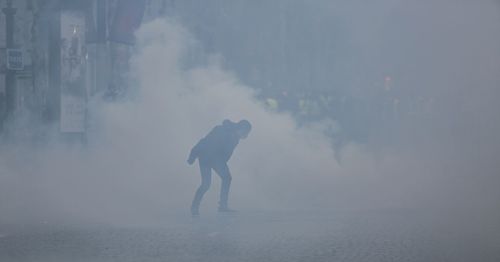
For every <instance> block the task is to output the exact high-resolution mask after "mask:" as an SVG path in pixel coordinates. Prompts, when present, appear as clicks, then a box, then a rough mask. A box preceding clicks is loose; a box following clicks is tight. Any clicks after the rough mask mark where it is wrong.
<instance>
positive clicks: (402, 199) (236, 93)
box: [0, 0, 500, 224]
mask: <svg viewBox="0 0 500 262" xmlns="http://www.w3.org/2000/svg"><path fill="white" fill-rule="evenodd" d="M320 2H321V1H320ZM320 2H318V6H321V7H324V8H321V9H322V12H325V10H328V11H332V12H334V13H335V14H336V15H338V17H339V18H338V19H339V20H340V21H341V23H342V24H343V25H344V26H345V27H346V28H347V29H350V32H351V33H350V34H349V35H348V37H349V39H350V43H351V44H352V45H351V48H353V50H350V51H351V53H353V54H355V55H353V56H352V57H349V58H346V59H347V60H349V62H350V64H349V65H350V68H352V69H353V70H354V69H355V70H356V72H355V74H358V75H362V76H368V75H381V76H384V75H385V74H389V75H391V76H394V81H395V82H397V83H398V85H399V86H402V87H403V88H402V90H401V91H398V92H401V93H400V95H401V96H402V97H404V96H406V95H416V96H422V97H425V98H432V100H433V101H434V104H433V107H432V108H433V109H432V111H431V112H430V113H429V114H428V115H426V117H425V118H411V119H410V120H405V119H403V120H401V121H400V122H398V125H396V126H394V127H391V128H390V129H389V130H390V134H391V141H393V143H392V144H391V145H390V146H387V147H377V146H376V145H378V144H380V143H383V142H381V141H382V139H381V137H382V135H381V137H378V136H374V137H373V138H372V140H370V142H369V143H366V144H361V143H349V144H347V145H345V146H344V147H343V148H342V150H341V152H335V151H334V150H333V149H332V143H333V142H334V140H332V139H334V138H331V137H329V136H328V135H326V132H327V130H329V129H332V128H333V129H340V130H342V129H343V126H341V125H339V123H337V122H335V121H333V120H328V119H326V120H324V121H319V122H311V123H310V124H307V125H300V126H299V125H298V124H297V122H296V121H295V120H294V118H293V116H292V115H290V114H288V113H278V112H275V111H272V110H269V109H268V108H267V107H266V106H265V105H264V104H263V103H262V102H261V101H259V100H258V99H257V96H258V93H257V91H255V89H254V88H250V87H248V86H246V85H245V84H244V83H242V82H241V81H240V80H239V77H238V75H237V73H236V72H234V71H231V70H229V69H227V68H225V65H224V62H223V59H222V58H221V57H220V56H217V55H213V54H207V58H208V59H207V62H206V63H199V64H193V62H192V61H191V60H190V58H189V54H190V52H191V51H192V50H193V48H195V47H196V45H198V44H199V43H198V42H197V40H196V39H195V37H193V35H191V33H190V32H189V31H188V30H187V29H185V28H184V27H183V26H182V25H180V24H178V23H177V22H174V21H171V20H168V19H156V20H153V21H151V22H148V23H146V24H144V25H143V26H142V27H141V28H140V29H139V30H138V32H137V35H136V36H137V48H136V50H135V53H134V55H133V57H132V60H131V71H130V79H129V80H130V85H131V87H132V90H131V91H132V92H131V94H132V95H131V96H130V97H128V98H127V99H126V100H124V101H119V102H112V103H109V102H103V101H100V99H97V98H96V100H95V101H92V102H91V106H90V110H91V111H90V115H91V117H92V130H90V131H89V144H88V145H87V146H85V147H78V146H68V145H65V144H62V143H52V144H51V145H50V146H45V147H36V148H33V147H20V146H13V145H11V146H7V145H6V146H4V147H3V148H2V150H0V171H1V173H0V205H1V206H2V209H3V210H2V212H1V215H0V221H2V222H3V223H12V222H19V221H24V220H26V221H30V220H39V219H55V220H60V219H61V220H77V221H80V220H83V221H97V222H108V223H139V224H143V223H155V222H158V221H162V220H165V217H168V216H169V215H171V214H177V215H178V214H184V213H185V214H186V215H187V214H188V207H189V205H190V202H191V200H192V197H193V194H194V191H195V189H196V187H197V186H198V183H199V179H200V178H199V174H198V169H197V167H196V166H189V165H187V163H186V159H187V154H188V152H189V150H190V149H191V147H192V146H193V145H194V144H195V143H196V142H197V141H198V139H200V138H201V137H203V136H204V135H205V134H206V133H207V132H208V131H210V129H211V128H212V127H213V126H215V125H217V124H219V123H221V122H222V120H224V119H231V120H233V121H237V120H240V119H248V120H249V121H250V122H251V123H252V125H253V130H252V132H251V134H250V136H249V137H248V138H247V139H246V140H242V141H241V142H240V145H239V146H238V147H237V149H236V152H235V154H234V156H233V158H232V159H231V161H230V163H229V166H230V168H231V171H232V173H233V178H234V179H233V184H232V188H231V199H230V204H231V205H233V206H234V207H236V208H238V209H247V210H265V209H295V210H297V209H300V210H312V209H328V210H339V209H346V208H348V209H377V208H422V209H426V210H430V211H429V212H436V213H438V214H448V213H447V212H448V211H450V210H453V212H459V213H460V214H466V213H469V212H468V211H471V210H472V211H474V212H473V213H469V214H474V215H469V216H467V218H469V217H473V218H474V219H477V220H479V221H483V222H484V221H487V222H488V223H490V224H494V223H495V222H492V221H495V219H497V218H498V219H500V212H499V211H500V210H499V209H498V206H497V203H498V200H499V199H500V194H499V193H498V192H499V191H498V189H497V185H498V182H499V180H500V179H499V177H498V170H500V166H499V164H498V161H496V156H498V153H499V150H500V142H499V140H498V135H497V134H498V131H499V130H500V128H499V123H500V122H499V121H498V120H499V119H498V112H499V106H498V103H496V100H497V98H498V97H499V96H498V95H499V91H498V90H499V89H498V85H499V83H500V79H499V75H498V74H497V72H499V69H500V63H499V61H500V52H499V50H498V46H500V45H499V44H500V35H499V33H498V30H497V28H498V26H497V25H498V22H499V20H500V15H499V11H498V10H499V9H498V4H497V3H495V2H493V1H492V2H488V1H480V3H479V2H475V3H472V2H469V1H456V2H453V4H450V1H432V3H431V1H423V2H422V1H419V2H418V3H417V2H413V3H408V1H395V0H394V1H383V3H379V2H378V3H377V4H375V3H370V6H371V7H373V8H363V10H364V11H363V12H360V13H356V10H360V8H359V6H358V5H360V4H361V2H363V4H365V2H366V1H360V2H358V4H355V3H354V4H348V3H344V2H339V1H336V2H335V3H331V6H330V4H327V3H323V2H321V3H320ZM314 6H316V5H314ZM325 8H326V9H325ZM328 8H330V9H328ZM343 14H346V15H343ZM350 14H355V15H353V16H350ZM347 15H349V16H347ZM341 62H342V61H340V62H339V63H341ZM353 74H354V73H353ZM343 84H345V85H346V86H347V87H351V86H352V90H357V91H352V92H353V93H354V92H357V93H360V94H363V95H365V96H370V95H371V94H373V92H372V90H371V89H370V88H371V85H370V84H369V80H367V79H364V78H360V79H358V80H356V81H354V80H353V81H352V82H351V81H346V82H345V83H343ZM348 89H349V88H348ZM378 125H380V126H382V127H383V128H381V129H380V130H387V129H385V128H386V127H385V126H383V125H384V123H378ZM381 132H382V131H381ZM384 138H386V137H384ZM335 153H340V154H341V155H342V158H341V159H342V160H341V161H340V162H338V161H337V160H335V159H336V158H335ZM213 180H214V181H213V182H214V183H213V185H212V188H211V190H210V191H209V193H208V194H207V196H206V197H205V199H204V202H203V204H202V205H203V207H202V212H203V210H209V209H210V208H212V209H213V208H214V207H215V204H216V200H217V191H218V187H219V184H218V183H219V181H218V178H217V177H216V176H214V177H213ZM436 210H438V211H436ZM456 210H459V211H456ZM450 212H452V211H450ZM453 212H452V213H449V214H455V213H453ZM445 217H447V218H448V217H453V215H449V216H445ZM496 221H499V220H496Z"/></svg>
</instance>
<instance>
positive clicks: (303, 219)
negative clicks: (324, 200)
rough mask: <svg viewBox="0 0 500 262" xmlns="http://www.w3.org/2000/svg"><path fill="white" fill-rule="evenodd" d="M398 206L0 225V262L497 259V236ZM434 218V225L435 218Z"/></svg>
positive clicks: (428, 260)
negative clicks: (144, 221) (148, 221)
mask: <svg viewBox="0 0 500 262" xmlns="http://www.w3.org/2000/svg"><path fill="white" fill-rule="evenodd" d="M434 219H435V218H431V217H426V216H423V215H419V214H418V212H414V213H411V212H406V211H397V210H396V211H390V210H389V211H378V212H375V211H369V212H368V211H365V212H349V213H344V214H336V213H334V212H251V213H250V212H248V213H245V212H239V213H238V214H235V215H218V214H215V213H213V214H206V215H205V216H203V217H201V218H198V219H192V218H190V217H188V216H183V215H182V216H180V215H177V216H168V217H165V223H159V224H157V225H154V226H131V225H128V226H116V225H114V226H113V225H105V224H86V225H76V224H69V223H65V224H64V223H60V224H57V225H55V224H50V223H40V224H36V223H34V224H31V225H22V226H21V225H15V226H14V225H1V226H0V261H5V262H10V261H23V262H24V261H37V262H38V261H51V262H58V261H120V262H123V261H206V262H210V261H214V262H215V261H217V262H221V261H287V262H288V261H370V262H375V261H384V262H386V261H426V262H430V261H440V262H444V261H453V262H457V261H492V262H493V261H495V262H498V261H500V248H499V247H500V245H499V246H495V245H496V244H499V243H500V241H497V240H500V239H496V240H495V239H493V240H488V241H485V240H484V241H483V239H481V235H474V233H473V232H468V231H467V232H466V231H465V230H464V232H459V231H457V230H456V228H453V227H446V226H442V225H440V222H437V221H434ZM438 224H439V225H438Z"/></svg>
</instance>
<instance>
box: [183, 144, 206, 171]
mask: <svg viewBox="0 0 500 262" xmlns="http://www.w3.org/2000/svg"><path fill="white" fill-rule="evenodd" d="M203 140H204V139H201V140H200V141H198V143H197V144H196V145H195V146H194V147H193V148H192V149H191V152H190V153H189V157H188V160H187V162H188V164H190V165H192V164H193V163H194V161H195V160H196V159H197V158H198V156H199V154H200V147H201V144H202V143H203Z"/></svg>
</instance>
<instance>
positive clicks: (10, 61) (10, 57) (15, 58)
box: [7, 49, 24, 70]
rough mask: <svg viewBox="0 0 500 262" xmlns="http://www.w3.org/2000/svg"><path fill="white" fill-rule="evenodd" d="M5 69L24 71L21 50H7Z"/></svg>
mask: <svg viewBox="0 0 500 262" xmlns="http://www.w3.org/2000/svg"><path fill="white" fill-rule="evenodd" d="M7 69H9V70H23V69H24V63H23V51H22V50H21V49H7Z"/></svg>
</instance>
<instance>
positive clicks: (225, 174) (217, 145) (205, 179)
mask: <svg viewBox="0 0 500 262" xmlns="http://www.w3.org/2000/svg"><path fill="white" fill-rule="evenodd" d="M251 129H252V126H251V125H250V122H248V121H247V120H241V121H239V122H238V123H234V122H232V121H230V120H224V121H223V122H222V125H218V126H216V127H214V128H213V129H212V131H210V133H208V135H206V136H205V137H204V138H202V139H201V140H200V141H199V142H198V143H197V144H196V145H195V146H194V147H193V149H191V153H190V154H189V158H188V160H187V162H188V163H189V164H190V165H191V164H193V163H194V161H195V160H196V159H198V163H199V164H200V173H201V185H200V187H199V188H198V190H196V194H195V196H194V199H193V203H192V205H191V214H192V215H193V216H197V215H199V207H200V203H201V200H202V198H203V195H204V194H205V193H206V192H207V190H208V189H209V188H210V183H211V182H212V169H213V170H215V172H216V173H217V174H218V175H219V176H220V178H221V179H222V186H221V190H220V200H219V209H218V210H219V212H231V211H233V210H231V209H229V208H228V205H227V201H228V195H229V187H230V185H231V173H230V172H229V168H228V166H227V161H228V160H229V158H231V155H232V154H233V151H234V148H235V147H236V146H237V145H238V142H239V141H240V139H245V138H246V137H247V136H248V133H250V130H251Z"/></svg>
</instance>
